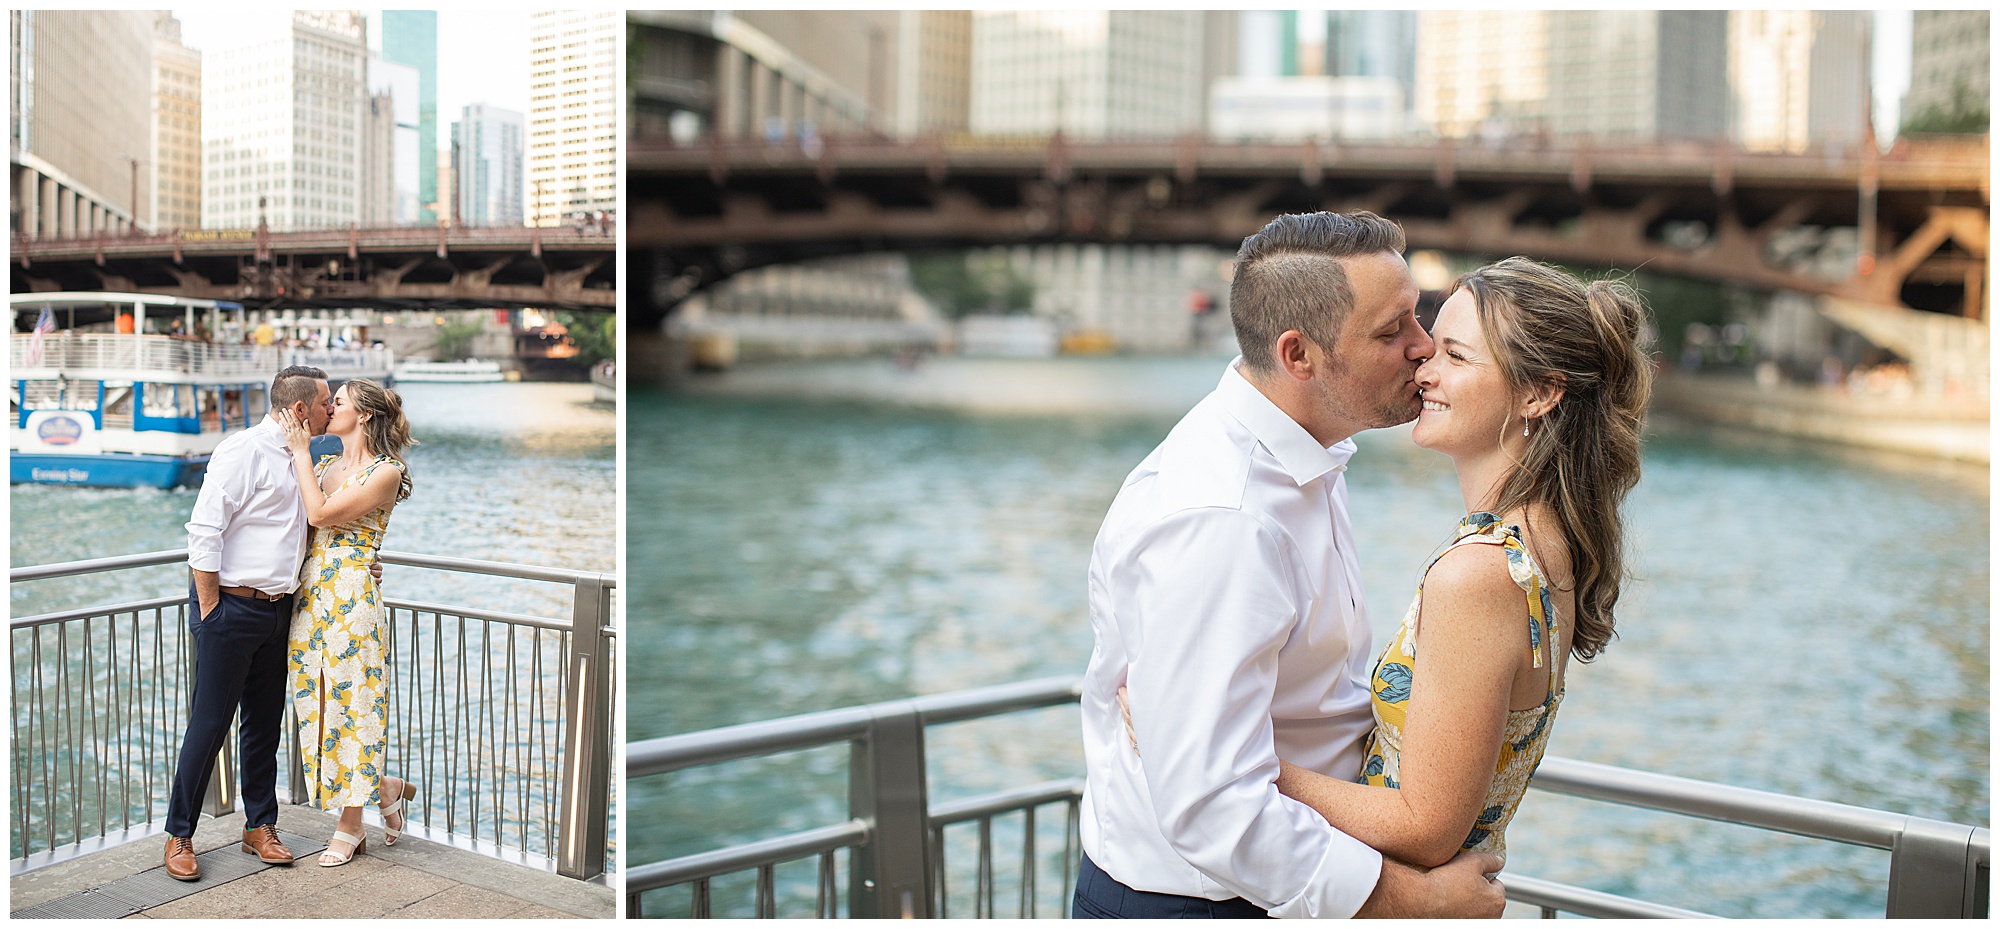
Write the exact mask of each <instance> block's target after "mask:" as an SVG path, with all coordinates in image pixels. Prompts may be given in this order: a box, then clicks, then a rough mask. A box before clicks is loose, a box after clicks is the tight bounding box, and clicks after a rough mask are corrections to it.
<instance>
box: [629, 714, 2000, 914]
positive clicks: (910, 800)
mask: <svg viewBox="0 0 2000 929" xmlns="http://www.w3.org/2000/svg"><path fill="white" fill-rule="evenodd" d="M1079 686H1080V681H1079V680H1078V679H1076V678H1050V679H1046V680H1040V681H1029V682H1025V683H1020V684H1008V685H1002V686H999V687H987V688H980V689H976V690H967V691H959V692H956V693H946V694H936V695H932V696H925V697H916V698H913V699H908V700H894V701H889V702H886V703H877V704H871V705H868V706H859V707H848V708H845V709H837V710H827V711H823V712H818V713H808V714H805V715H803V716H793V717H789V718H785V719H776V720H770V721H767V722H757V723H746V724H743V725H738V726H729V727H725V728H721V729H711V730H707V731H703V732H690V733H685V734H682V735H673V736H666V737H664V738H657V739H649V740H646V741H643V742H634V743H631V744H630V745H628V746H627V756H626V757H627V763H626V775H627V777H628V778H633V779H636V778H642V777H649V776H653V775H660V774H665V773H668V772H672V771H679V770H683V769H686V768H692V767H696V766H701V765H711V764H716V763H719V762H724V761H731V760H735V759H741V758H751V757H757V756H765V755H773V754H777V753H781V752H790V751H796V750H799V749H805V748H812V747H815V746H821V745H829V744H836V743H839V742H843V741H845V742H849V743H851V745H852V752H853V755H852V762H851V764H850V766H849V769H848V777H849V793H848V797H849V811H848V812H849V818H848V820H847V821H846V822H844V823H840V824H837V825H832V826H825V827H821V828H817V829H811V830H807V831H803V832H797V833H793V834H790V835H784V836H779V837H776V838H771V839H765V840H763V841H759V842H753V843H749V844H745V845H738V846H734V847H730V848H723V849H718V850H715V851H709V852H703V853H700V854H695V855H687V856H683V857H679V858H673V859H670V860H667V861H658V862H651V863H647V864H639V865H634V866H632V867H630V868H629V869H628V870H627V873H626V878H625V892H626V901H627V906H626V912H627V915H629V916H634V917H637V916H641V915H644V914H643V912H642V906H641V895H642V894H644V893H645V892H647V891H651V890H658V889H662V888H668V887H674V886H680V885H690V886H691V889H692V895H691V905H690V907H689V912H688V913H687V915H689V916H694V917H707V916H711V915H713V901H712V894H711V890H710V884H711V882H712V881H713V880H714V879H716V878H718V877H722V876H725V875H730V874H734V873H738V872H745V871H750V870H755V871H756V872H757V884H756V897H755V903H754V909H755V911H756V914H757V915H758V916H771V915H775V902H776V898H777V891H776V889H775V880H774V872H775V869H776V867H778V866H780V865H783V864H786V863H789V862H795V861H801V860H813V859H816V865H817V873H818V888H817V896H816V900H815V907H814V912H815V914H816V915H818V916H820V917H823V918H826V917H833V916H837V915H839V914H838V906H839V900H838V895H837V893H836V892H835V885H836V881H835V875H836V872H837V861H836V857H835V856H836V854H837V853H838V852H839V851H840V850H841V849H848V850H849V855H850V859H851V860H850V864H849V868H848V871H849V884H850V889H849V895H848V902H849V907H848V915H849V916H852V917H899V916H900V917H912V916H914V917H927V916H937V917H943V916H946V915H949V914H948V913H947V912H946V911H945V908H944V901H945V894H944V892H943V891H944V886H943V882H944V875H945V872H946V868H945V860H944V859H945V856H944V853H943V852H944V845H945V843H944V840H943V834H944V829H945V828H946V827H947V826H950V825H954V824H959V823H968V822H969V823H977V824H978V825H979V836H978V844H977V849H978V856H979V858H978V862H977V871H976V873H977V878H976V880H977V887H976V889H975V894H974V900H975V904H974V909H975V912H974V913H973V914H972V915H975V916H982V917H990V916H994V915H995V910H994V904H995V899H994V898H995V881H994V878H993V862H994V860H995V855H994V850H993V842H992V822H993V819H994V817H996V816H1000V815H1005V814H1012V813H1020V814H1022V815H1023V816H1024V818H1025V820H1026V823H1025V828H1024V829H1023V845H1024V852H1023V855H1022V859H1021V862H1022V863H1021V874H1020V876H1019V878H1018V883H1019V885H1020V898H1021V899H1020V903H1019V906H1018V908H1017V915H1019V916H1023V917H1032V916H1034V915H1035V912H1034V897H1035V892H1034V886H1035V881H1036V872H1037V865H1038V858H1037V856H1036V853H1035V850H1034V836H1035V832H1036V830H1035V826H1034V814H1035V810H1036V809H1038V808H1040V807H1043V806H1047V805H1050V804H1062V805H1063V808H1064V810H1065V812H1066V813H1067V816H1068V819H1067V821H1066V823H1065V834H1064V845H1063V851H1062V862H1061V867H1060V870H1061V875H1062V878H1061V879H1062V899H1063V900H1065V901H1067V899H1068V897H1069V892H1070V889H1071V882H1072V880H1073V876H1074V873H1075V870H1074V865H1075V862H1076V860H1077V857H1078V855H1077V843H1076V818H1077V815H1078V810H1079V805H1080V802H1081V799H1082V796H1083V782H1082V781H1081V780H1068V781H1056V782H1051V783H1048V784H1038V785H1034V786H1031V787H1024V788H1019V789H1015V790H1010V791H1003V792H1000V793H995V794H989V795H986V796H981V797H974V798H971V799H967V800H960V801H955V802H951V803H937V804H933V803H931V802H930V801H929V799H928V788H927V784H926V777H925V759H924V727H925V726H926V725H931V724H937V723H946V722H956V721H960V720H967V719H976V718H981V717H988V716H997V715H1000V714H1005V713H1012V712H1015V711H1019V710H1027V709H1035V708H1040V707H1049V706H1057V705H1062V704H1068V703H1074V702H1076V700H1077V696H1078V687H1079ZM1531 786H1533V787H1534V788H1536V789H1539V790H1545V791H1549V792H1551V793H1561V794H1567V795H1571V796H1577V797H1584V798H1588V799H1592V800H1600V801H1604V802H1609V803H1617V804H1623V805H1627V806H1633V807H1640V808H1644V809H1650V810H1658V811H1662V812H1667V813H1676V814H1680V815H1684V816H1692V817H1698V818H1702V819H1710V820H1716V821H1719V822H1727V823H1735V824H1738V825H1745V826H1751V827H1754V828H1759V829H1766V830H1772V831H1777V832H1785V833H1790V834H1793V835H1799V836H1805V837H1808V838H1815V839H1824V840H1828V841H1834V842H1842V843H1846V844H1850V845H1860V846H1864V847H1868V848H1878V849H1885V850H1888V851H1889V852H1890V868H1889V891H1888V899H1887V901H1886V912H1887V915H1889V916H1891V917H1932V918H1937V917H1946V918H1955V917H1968V918H1971V917H1984V916H1985V915H1986V912H1987V886H1988V883H1989V880H1990V878H1989V869H1990V860H1991V855H1992V839H1991V836H1990V834H1989V832H1988V831H1987V830H1986V829H1985V828H1982V827H1977V826H1966V825H1960V824H1956V823H1945V822H1939V821H1936V820H1929V819H1923V818H1920V817H1915V816H1908V815H1904V814H1901V813H1889V812H1884V811H1881V810H1870V809H1864V808H1861V807H1854V806H1847V805H1845V804H1839V803H1829V802H1826V801H1822V800H1810V799H1805V798H1802V797H1792V796H1786V795H1783V794H1776V793H1769V792H1766V791H1760V790H1750V789H1747V788H1742V787H1732V786H1729V785H1726V784H1715V783H1709V782H1706V781H1697V780H1690V779H1688V778H1682V777H1673V776H1670V775H1664V774H1654V773H1650V772H1645V771H1634V770H1631V769H1627V768H1617V767H1612V766H1610V765H1602V764H1594V763H1591V762H1584V761H1576V760H1572V759H1566V758H1555V757H1550V758H1545V759H1543V761H1542V765H1541V767H1540V769H1539V770H1538V771H1537V773H1536V775H1535V779H1534V781H1533V783H1532V785H1531ZM1503 882H1504V883H1505V884H1506V887H1507V897H1508V899H1509V900H1512V901H1515V902H1518V903H1524V904H1528V905H1531V906H1535V907H1539V908H1540V909H1541V911H1542V915H1543V916H1544V917H1545V918H1554V917H1555V915H1556V914H1557V913H1558V912H1563V913H1571V914H1576V915H1580V916H1592V917H1599V918H1628V919H1629V918H1701V917H1706V916H1707V914H1704V913H1700V912H1696V911H1693V910H1686V909H1680V908H1678V907H1672V906H1667V905H1664V904H1659V903H1652V902H1648V901H1644V900H1635V899H1631V898H1628V897H1621V896H1617V895H1614V894H1608V893H1603V892H1600V891H1595V890H1590V889H1587V888H1583V887H1576V886H1572V885H1567V884H1561V883H1557V882H1554V881H1547V880H1541V879H1538V878H1534V877H1531V876H1520V875H1511V874H1510V875H1507V876H1505V877H1504V878H1503ZM1058 915H1067V912H1066V911H1065V912H1063V913H1061V914H1058Z"/></svg>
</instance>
